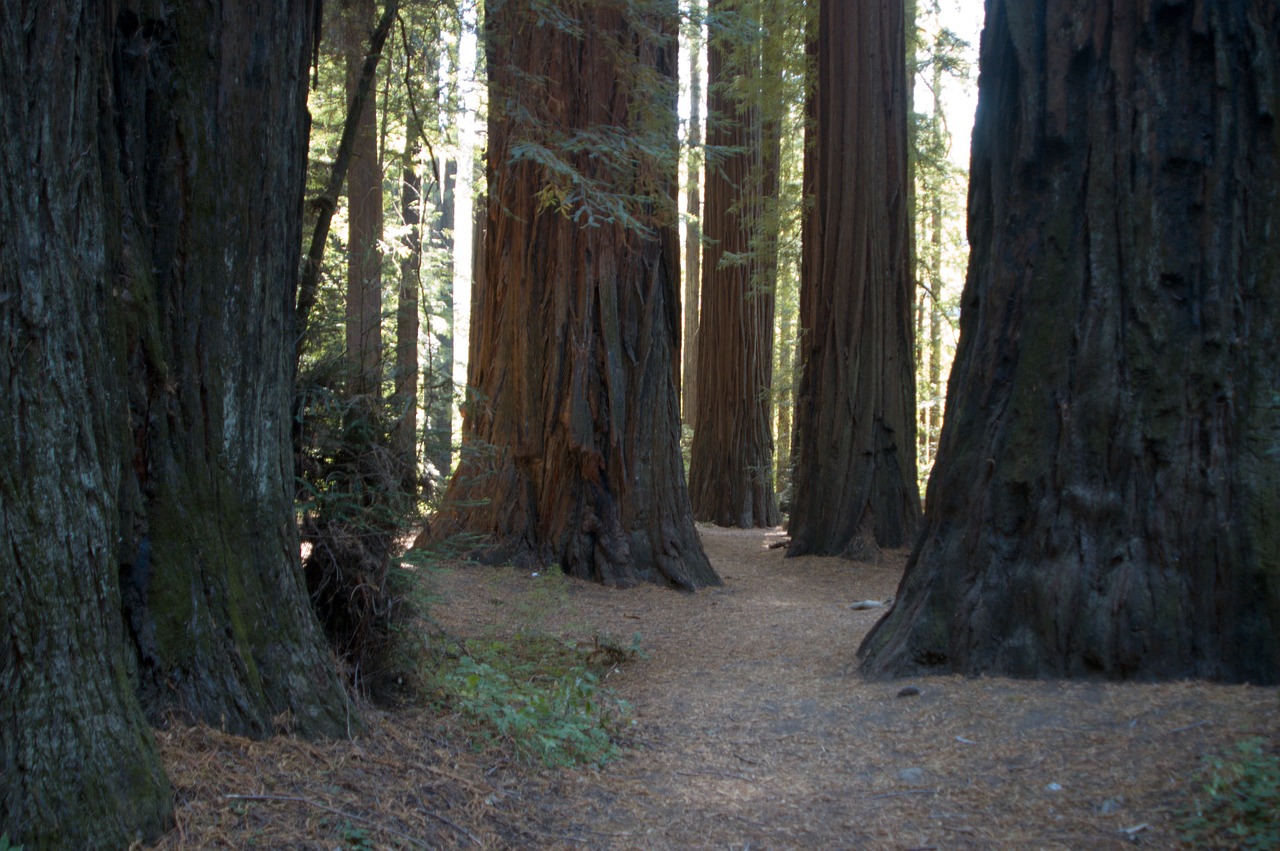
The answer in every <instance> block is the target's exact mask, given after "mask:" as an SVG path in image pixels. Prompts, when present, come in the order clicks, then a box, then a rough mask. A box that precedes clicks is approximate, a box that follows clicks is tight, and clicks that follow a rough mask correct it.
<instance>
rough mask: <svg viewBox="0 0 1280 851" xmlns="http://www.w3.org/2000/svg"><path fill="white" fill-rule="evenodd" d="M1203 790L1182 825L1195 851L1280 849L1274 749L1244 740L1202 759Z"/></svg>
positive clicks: (1278, 755) (1278, 765) (1278, 770)
mask: <svg viewBox="0 0 1280 851" xmlns="http://www.w3.org/2000/svg"><path fill="white" fill-rule="evenodd" d="M1203 782H1204V786H1203V789H1202V792H1201V794H1200V795H1198V796H1197V797H1196V800H1195V804H1194V806H1193V807H1192V809H1191V811H1190V812H1189V813H1188V814H1187V817H1186V820H1185V822H1184V825H1183V829H1184V838H1185V840H1186V841H1187V842H1188V843H1189V844H1190V845H1192V846H1194V847H1196V848H1247V849H1263V848H1280V815H1278V814H1280V748H1278V747H1277V746H1275V745H1272V746H1271V747H1268V746H1267V745H1266V743H1265V742H1264V741H1263V740H1262V739H1260V738H1252V739H1246V740H1244V741H1242V742H1240V743H1238V744H1237V745H1236V747H1235V749H1234V750H1232V751H1230V752H1228V753H1227V754H1225V755H1219V756H1215V757H1213V758H1211V759H1208V760H1206V765H1205V767H1204V781H1203Z"/></svg>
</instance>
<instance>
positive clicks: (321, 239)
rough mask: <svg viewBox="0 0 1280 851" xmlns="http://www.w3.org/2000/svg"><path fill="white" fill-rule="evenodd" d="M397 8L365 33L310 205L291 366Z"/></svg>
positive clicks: (303, 344) (389, 7) (300, 347)
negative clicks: (312, 212) (337, 132)
mask: <svg viewBox="0 0 1280 851" xmlns="http://www.w3.org/2000/svg"><path fill="white" fill-rule="evenodd" d="M399 8H400V4H399V3H398V2H397V0H387V4H386V6H385V7H384V8H383V10H382V17H381V18H380V19H379V21H378V25H377V26H376V27H374V28H373V32H372V33H370V34H369V46H368V52H367V53H366V54H365V57H364V65H363V67H362V68H361V69H360V77H359V79H358V80H357V83H356V86H355V88H354V91H353V92H352V94H351V98H350V100H349V101H348V106H347V116H346V119H345V120H344V121H343V125H342V137H341V139H340V140H339V142H338V150H337V152H336V153H335V154H334V157H333V166H332V167H331V168H330V170H329V179H328V181H327V182H326V183H325V187H324V189H323V190H322V191H321V193H320V196H319V197H318V198H316V199H315V200H314V202H313V204H314V205H315V207H316V221H315V226H314V228H313V230H312V232H311V240H310V243H309V247H308V249H307V255H306V257H304V258H303V261H302V272H301V274H300V275H299V276H298V287H297V296H296V301H297V304H296V306H295V307H294V326H295V327H294V334H295V336H296V338H297V339H296V341H295V353H294V361H295V367H296V363H297V362H298V361H300V360H301V359H302V353H303V352H304V351H305V350H306V348H307V342H308V337H307V332H308V330H309V328H310V324H311V311H312V310H313V309H314V308H315V306H316V297H317V295H318V292H319V286H320V266H321V264H322V263H323V261H324V252H325V247H326V246H327V245H328V240H329V228H330V226H331V225H332V223H333V214H334V213H335V212H336V211H337V209H338V196H339V195H340V194H341V193H342V187H343V185H344V184H345V183H346V181H347V171H348V169H349V168H350V167H351V157H352V152H353V150H354V148H355V140H356V130H357V126H358V124H359V121H358V120H357V119H358V118H359V117H360V116H362V115H364V105H365V104H366V103H368V102H369V101H370V100H372V98H373V84H374V81H375V79H376V77H377V70H378V63H379V62H380V61H381V59H382V46H383V44H385V43H386V40H387V35H388V34H389V33H390V32H391V25H392V24H393V23H395V20H396V14H397V12H398V11H399Z"/></svg>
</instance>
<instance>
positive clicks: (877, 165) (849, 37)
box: [788, 0, 920, 558]
mask: <svg viewBox="0 0 1280 851" xmlns="http://www.w3.org/2000/svg"><path fill="white" fill-rule="evenodd" d="M819 16H820V23H819V26H818V30H817V48H816V49H817V67H818V85H817V104H816V118H817V127H816V133H817V137H816V140H815V142H814V144H813V145H812V146H811V147H810V151H809V156H808V158H807V159H806V177H805V184H806V187H808V188H812V190H813V191H814V193H815V205H814V208H813V211H812V213H811V223H810V226H809V227H808V228H807V229H806V231H805V237H806V239H807V240H808V242H809V243H810V244H808V245H806V247H805V251H804V264H803V266H804V268H803V271H802V279H801V293H800V302H801V304H800V317H801V324H802V326H803V331H802V338H801V350H800V351H801V361H802V364H803V375H802V378H801V384H800V392H799V394H798V399H797V402H796V426H795V428H796V446H797V452H798V455H797V462H796V471H795V476H796V480H795V481H796V491H795V507H794V509H793V511H792V515H791V526H790V531H791V539H792V543H791V548H790V550H789V551H788V552H789V555H803V554H806V553H818V554H828V555H836V554H839V555H844V556H846V557H850V558H867V557H870V556H871V555H872V554H873V553H874V552H875V551H876V548H877V547H900V546H904V545H906V544H908V543H910V541H911V538H912V536H913V535H914V533H915V528H916V525H917V523H918V522H919V517H920V494H919V489H918V485H917V483H916V465H915V372H914V363H913V358H912V327H911V308H912V303H913V297H914V286H913V282H912V277H911V268H910V263H911V227H910V220H909V218H908V212H909V211H908V175H907V120H906V87H907V86H906V79H905V77H906V72H905V61H904V60H905V55H906V46H905V40H904V35H903V5H902V0H887V1H886V2H877V3H857V4H850V3H839V2H823V3H821V4H820V6H819Z"/></svg>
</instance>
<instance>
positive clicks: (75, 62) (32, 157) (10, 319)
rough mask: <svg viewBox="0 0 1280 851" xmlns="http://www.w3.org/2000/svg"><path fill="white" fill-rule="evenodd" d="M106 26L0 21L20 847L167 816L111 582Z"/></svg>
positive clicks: (98, 838) (114, 299)
mask: <svg viewBox="0 0 1280 851" xmlns="http://www.w3.org/2000/svg"><path fill="white" fill-rule="evenodd" d="M112 24H113V22H112V21H110V20H108V19H106V18H105V17H104V15H103V12H102V8H101V5H100V4H97V3H87V4H81V3H77V2H71V1H70V0H68V2H62V3H55V2H49V0H38V2H37V1H36V0H33V2H26V3H6V4H5V5H4V7H3V10H2V11H0V44H2V45H3V47H2V48H0V92H3V95H2V96H0V339H2V340H4V344H3V345H0V387H3V391H0V423H2V425H0V459H2V460H0V623H3V624H4V627H3V629H4V638H3V640H0V829H2V830H3V831H4V832H7V833H8V834H9V839H10V840H11V841H12V842H14V843H15V844H25V845H26V846H27V847H29V848H84V847H89V846H91V845H101V846H102V847H124V846H127V845H128V844H129V843H130V842H132V841H133V840H134V838H135V834H136V835H141V836H142V837H147V838H149V837H153V836H155V835H156V834H158V833H159V832H160V831H161V830H163V829H164V827H165V826H166V823H167V822H168V820H169V812H170V810H171V808H172V801H171V798H170V793H169V788H168V783H167V782H166V780H165V778H164V774H163V771H162V770H161V768H160V761H159V757H158V754H157V752H156V746H155V741H154V740H153V738H152V736H151V732H150V730H149V729H148V728H147V726H146V721H145V718H144V717H143V714H142V710H141V708H140V707H139V705H138V701H137V697H136V696H135V694H134V689H133V687H132V684H131V683H130V682H129V678H128V674H127V666H126V655H125V646H124V643H123V641H122V640H121V621H120V593H119V586H118V584H117V581H116V559H117V548H116V529H117V521H118V504H117V494H118V491H119V487H120V481H121V463H120V462H121V458H122V457H123V456H124V454H125V452H126V447H127V445H128V431H127V425H126V424H127V421H128V418H127V413H126V398H125V394H124V393H123V392H122V390H121V382H120V377H121V371H120V368H119V367H120V364H119V362H118V359H117V358H116V356H117V355H118V347H119V344H120V338H119V333H118V329H114V328H112V326H111V318H110V317H111V316H112V314H113V313H115V312H116V311H117V310H118V305H119V303H120V300H121V299H123V298H125V296H126V292H125V290H124V288H123V287H122V286H121V281H119V279H117V278H116V276H115V275H114V274H113V272H114V270H113V269H112V260H113V259H118V258H112V257H108V255H107V252H106V250H105V249H106V246H107V245H108V244H109V243H110V242H112V241H116V240H117V238H116V237H115V231H114V225H115V223H114V221H113V220H112V219H111V218H109V217H108V216H107V215H106V214H105V213H106V207H107V204H106V198H105V193H106V190H105V189H104V182H106V181H107V180H109V179H110V178H109V177H108V176H106V175H104V169H103V162H102V157H101V154H102V152H103V150H104V148H109V147H110V141H109V139H104V138H102V134H103V133H108V134H109V133H111V132H112V129H111V122H110V116H109V114H104V112H103V109H102V106H103V103H104V101H105V100H106V99H107V98H109V97H110V85H109V74H110V64H109V63H110V61H111V56H110V38H109V33H110V29H111V27H112ZM109 165H114V164H113V163H111V164H109Z"/></svg>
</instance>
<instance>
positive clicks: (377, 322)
mask: <svg viewBox="0 0 1280 851" xmlns="http://www.w3.org/2000/svg"><path fill="white" fill-rule="evenodd" d="M348 3H349V6H348V8H347V12H346V14H347V16H348V24H347V25H348V26H349V28H350V34H349V36H348V38H347V99H348V100H349V101H350V100H352V99H353V97H354V95H355V93H356V90H357V88H358V86H359V84H360V76H361V70H362V69H363V68H364V62H365V49H366V45H367V43H368V42H367V39H366V36H365V34H366V33H368V32H369V30H370V28H371V26H372V24H373V20H374V13H375V11H376V8H375V5H374V0H348ZM375 73H376V72H375ZM372 86H373V90H374V91H376V90H377V79H376V77H375V79H374V82H373V84H372ZM374 104H375V99H374V98H372V97H370V98H369V99H368V100H367V101H365V103H364V108H363V110H362V111H361V113H360V116H359V119H358V123H357V124H356V135H355V143H354V147H353V148H352V153H351V167H350V169H349V170H348V172H347V228H348V234H347V357H348V358H349V359H350V361H351V371H352V376H353V380H354V384H353V385H352V391H353V392H354V393H355V394H356V395H359V396H369V397H377V396H378V395H379V394H380V392H381V388H382V250H381V248H380V247H379V242H380V241H381V240H382V163H381V161H380V160H379V158H378V111H377V109H376V108H375V106H374Z"/></svg>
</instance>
